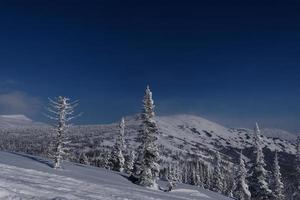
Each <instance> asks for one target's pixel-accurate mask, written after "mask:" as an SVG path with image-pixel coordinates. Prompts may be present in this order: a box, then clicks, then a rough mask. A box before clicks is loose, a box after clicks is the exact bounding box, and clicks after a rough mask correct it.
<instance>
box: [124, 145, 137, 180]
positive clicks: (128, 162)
mask: <svg viewBox="0 0 300 200" xmlns="http://www.w3.org/2000/svg"><path fill="white" fill-rule="evenodd" d="M134 160H135V151H133V150H132V151H130V152H129V153H127V155H126V159H125V164H124V170H125V172H126V173H127V174H130V175H131V174H132V172H133V166H134Z"/></svg>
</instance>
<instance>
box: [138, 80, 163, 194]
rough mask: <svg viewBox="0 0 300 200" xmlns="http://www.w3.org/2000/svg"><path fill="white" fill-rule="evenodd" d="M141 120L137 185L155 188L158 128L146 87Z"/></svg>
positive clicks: (152, 104)
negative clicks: (140, 145) (139, 163)
mask: <svg viewBox="0 0 300 200" xmlns="http://www.w3.org/2000/svg"><path fill="white" fill-rule="evenodd" d="M143 106H144V107H143V112H142V114H141V118H142V127H141V128H142V129H141V137H142V148H141V150H142V151H140V152H138V153H139V154H140V155H139V159H141V166H140V174H139V176H138V180H137V183H138V184H139V185H142V186H145V187H153V188H156V187H157V184H156V180H157V177H158V174H159V169H160V167H159V164H158V162H159V159H160V158H159V152H158V146H157V140H158V128H157V125H156V121H155V119H154V116H155V114H154V102H153V99H152V92H151V90H150V88H149V86H147V88H146V91H145V96H144V100H143Z"/></svg>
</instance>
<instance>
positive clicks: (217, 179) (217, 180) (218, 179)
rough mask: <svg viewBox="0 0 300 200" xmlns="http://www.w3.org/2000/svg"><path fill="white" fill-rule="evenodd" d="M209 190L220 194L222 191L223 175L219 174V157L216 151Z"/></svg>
mask: <svg viewBox="0 0 300 200" xmlns="http://www.w3.org/2000/svg"><path fill="white" fill-rule="evenodd" d="M211 190H212V191H215V192H218V193H221V192H222V191H223V174H222V172H221V157H220V154H219V152H218V151H217V152H216V154H215V159H214V171H213V174H212V182H211Z"/></svg>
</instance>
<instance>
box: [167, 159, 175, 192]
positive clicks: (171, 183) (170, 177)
mask: <svg viewBox="0 0 300 200" xmlns="http://www.w3.org/2000/svg"><path fill="white" fill-rule="evenodd" d="M167 181H168V185H167V187H168V188H167V191H168V192H170V191H171V190H173V189H174V187H175V186H176V183H177V181H178V180H177V178H176V169H175V166H174V164H173V163H169V165H168V174H167Z"/></svg>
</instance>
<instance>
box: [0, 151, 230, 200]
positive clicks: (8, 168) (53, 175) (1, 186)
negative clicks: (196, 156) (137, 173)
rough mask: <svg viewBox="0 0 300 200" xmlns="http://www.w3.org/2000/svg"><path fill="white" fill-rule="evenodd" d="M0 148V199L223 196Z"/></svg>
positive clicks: (190, 199) (212, 199)
mask: <svg viewBox="0 0 300 200" xmlns="http://www.w3.org/2000/svg"><path fill="white" fill-rule="evenodd" d="M49 165H51V163H50V161H48V160H46V159H43V158H40V157H35V156H31V155H27V154H20V153H8V152H0V200H27V199H28V200H29V199H31V200H32V199H34V200H79V199H83V200H94V199H95V200H97V199H101V200H164V199H166V200H170V199H172V200H194V199H197V200H226V199H228V200H229V198H227V197H224V196H222V195H220V194H217V193H214V192H211V191H208V190H205V189H201V188H198V187H194V186H189V185H184V184H180V185H178V187H177V188H175V190H174V191H171V192H163V191H159V190H153V189H148V188H144V187H141V186H138V185H134V184H132V183H131V182H130V181H128V180H127V178H126V177H127V175H126V174H121V173H117V172H112V171H109V170H105V169H101V168H95V167H90V166H85V165H80V164H75V163H70V162H65V163H64V164H63V169H60V170H55V169H52V168H51V167H50V166H49ZM160 184H163V182H160Z"/></svg>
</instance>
